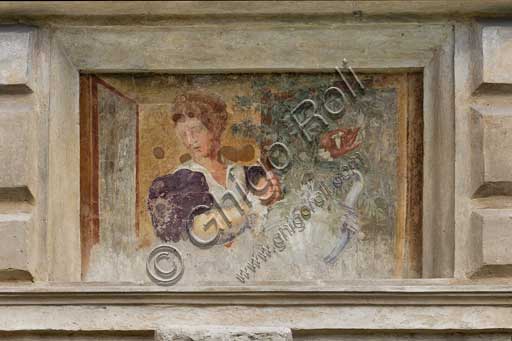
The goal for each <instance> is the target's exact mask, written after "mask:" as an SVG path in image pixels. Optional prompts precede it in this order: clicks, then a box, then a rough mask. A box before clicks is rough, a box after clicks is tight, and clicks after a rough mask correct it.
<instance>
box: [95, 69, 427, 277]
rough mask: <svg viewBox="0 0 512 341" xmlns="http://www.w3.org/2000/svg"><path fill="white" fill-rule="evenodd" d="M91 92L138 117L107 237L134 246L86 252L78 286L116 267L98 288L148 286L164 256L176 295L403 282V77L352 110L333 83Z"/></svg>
mask: <svg viewBox="0 0 512 341" xmlns="http://www.w3.org/2000/svg"><path fill="white" fill-rule="evenodd" d="M101 79H102V81H103V82H105V83H106V84H109V86H111V87H112V88H114V89H116V92H119V93H120V94H123V96H126V97H127V98H130V99H131V100H133V101H134V102H136V103H137V112H136V113H133V115H132V116H133V120H134V122H136V126H137V128H136V129H137V136H136V138H133V139H128V140H129V141H131V142H133V141H136V142H135V143H136V144H137V147H136V148H135V149H136V151H133V152H132V153H130V154H129V155H126V156H125V157H126V158H127V159H131V160H133V164H135V166H133V165H132V166H131V167H132V168H133V167H135V168H136V169H135V172H134V175H133V181H134V183H135V188H136V190H135V192H136V193H134V194H135V198H133V199H130V200H132V201H133V207H134V208H135V217H134V218H133V219H132V221H133V222H132V223H130V222H127V223H125V225H129V227H125V228H124V232H122V233H119V234H118V235H117V236H116V235H115V233H114V235H111V236H110V237H106V240H109V238H110V239H116V238H122V239H127V238H128V236H127V235H131V236H130V237H129V238H128V239H130V240H131V241H133V242H130V243H125V244H123V245H122V246H120V247H117V248H116V247H112V243H110V246H109V248H108V250H106V249H105V248H104V247H102V243H103V241H100V242H99V243H98V244H97V245H96V246H94V247H93V250H92V256H91V270H90V271H89V274H88V276H86V278H87V279H88V280H104V279H105V271H102V270H105V269H106V268H108V267H109V265H107V264H106V263H108V262H109V261H108V259H116V258H117V259H118V262H117V266H116V265H114V264H111V265H110V266H111V267H112V268H111V271H107V272H108V273H110V274H117V275H112V276H111V277H112V278H109V279H110V280H119V279H120V278H122V279H126V280H133V281H147V278H145V277H144V272H145V271H144V269H143V264H144V261H143V260H144V259H145V258H144V257H147V255H148V253H149V251H150V250H151V248H152V247H154V246H156V245H159V244H163V243H165V244H168V245H172V246H174V247H175V248H176V249H177V250H179V252H180V253H181V255H182V257H183V262H184V264H185V269H186V270H185V271H184V274H183V278H182V279H181V280H180V282H179V284H178V285H187V284H188V285H190V284H191V283H197V282H198V281H201V282H210V283H237V284H246V283H252V282H254V283H257V282H264V281H316V280H325V281H329V280H343V279H356V278H391V277H397V276H399V277H400V276H403V269H399V268H400V267H403V263H404V257H405V256H404V254H403V251H400V250H399V249H403V248H404V247H403V245H401V243H402V241H403V239H405V238H407V236H408V235H407V233H406V232H404V231H405V230H404V224H405V221H404V219H402V218H401V217H400V214H401V210H402V209H403V202H404V200H405V199H406V198H405V197H404V193H403V190H402V189H401V188H402V187H403V179H402V178H403V175H404V174H405V173H404V172H406V169H405V168H404V166H403V165H404V163H403V161H404V155H401V153H402V152H403V150H404V146H407V136H408V134H407V117H408V115H407V114H408V109H409V111H410V110H411V108H410V105H409V106H407V103H408V102H410V99H408V97H410V96H411V94H408V93H400V91H401V90H400V89H402V90H403V89H407V88H410V84H411V81H410V79H411V78H409V81H408V80H407V79H408V78H407V74H405V76H404V75H363V76H361V79H362V80H363V82H364V86H365V89H364V91H363V90H362V89H361V87H360V86H358V84H357V83H352V85H353V90H355V91H356V92H355V93H354V94H355V96H353V95H352V94H351V92H350V90H351V89H349V88H347V83H346V82H343V81H342V79H341V78H340V77H339V75H338V74H337V73H336V72H332V73H314V74H301V73H279V74H239V75H234V74H231V75H213V74H212V75H105V76H101ZM412 79H414V80H415V81H416V82H417V83H418V82H419V81H420V80H421V77H420V76H418V75H415V76H414V77H413V78H412ZM404 80H405V81H404ZM404 84H405V86H403V85H404ZM334 86H335V87H338V88H339V89H344V92H343V93H339V92H337V91H336V90H332V87H334ZM326 89H330V90H328V91H327V92H326ZM331 90H332V91H331ZM113 96H114V95H113ZM404 98H405V104H406V105H405V106H404V105H403V104H404ZM100 111H101V103H100ZM125 116H126V113H124V114H123V117H125ZM100 118H101V115H100ZM110 120H111V119H110ZM105 124H107V123H105ZM100 126H101V122H100ZM132 126H133V125H132ZM404 127H405V128H404ZM115 129H116V128H115V127H112V131H114V130H115ZM100 131H101V129H100ZM124 131H125V133H124V134H125V135H126V130H124ZM110 140H111V139H110ZM113 144H114V145H115V143H113ZM405 148H407V147H405ZM107 149H108V148H107ZM132 149H133V148H132ZM100 150H101V148H100ZM105 153H107V152H105ZM123 162H124V164H125V165H130V164H132V163H131V162H128V161H126V160H124V161H123ZM405 166H407V165H406V164H405ZM126 167H130V166H126ZM118 173H119V172H118ZM132 173H133V172H128V173H127V174H132ZM100 177H101V176H100ZM103 181H104V183H109V182H116V183H119V182H120V180H119V177H116V178H115V179H114V178H112V179H111V180H103ZM100 184H101V180H100ZM130 186H131V185H130ZM130 186H127V187H126V189H127V190H128V191H130V192H133V188H132V187H133V186H132V187H130ZM103 192H104V191H101V190H100V194H101V193H103ZM109 198H110V199H109ZM123 198H124V199H123V200H124V201H123V205H125V201H126V200H127V199H126V198H131V194H130V195H128V194H127V195H125V196H124V197H123ZM99 200H100V202H101V201H102V200H110V201H112V200H113V199H112V198H111V194H109V193H106V192H105V194H104V195H103V196H102V197H101V198H99ZM104 206H108V207H110V206H112V205H110V206H109V205H106V204H105V205H104ZM117 206H119V205H117ZM100 207H101V205H100ZM127 212H128V211H127ZM129 213H130V215H133V213H132V211H129ZM111 214H116V213H114V212H111ZM117 214H118V213H117ZM100 217H101V214H100ZM125 221H126V219H125ZM109 228H110V229H120V228H119V227H115V226H113V225H111V226H110V227H109V226H105V227H104V226H101V222H100V230H101V229H109ZM126 228H128V229H130V232H127V231H126ZM114 244H115V243H114ZM102 248H103V251H100V250H101V249H102ZM399 251H400V252H402V253H400V252H399ZM121 258H122V260H121ZM106 260H107V262H105V261H106ZM405 263H407V260H406V261H405ZM120 264H122V266H121V268H122V269H121V270H119V267H120V266H119V265H120ZM397 269H398V270H397ZM418 274H419V269H418V268H417V267H416V268H413V269H412V270H410V271H409V272H408V274H407V276H409V277H415V276H418Z"/></svg>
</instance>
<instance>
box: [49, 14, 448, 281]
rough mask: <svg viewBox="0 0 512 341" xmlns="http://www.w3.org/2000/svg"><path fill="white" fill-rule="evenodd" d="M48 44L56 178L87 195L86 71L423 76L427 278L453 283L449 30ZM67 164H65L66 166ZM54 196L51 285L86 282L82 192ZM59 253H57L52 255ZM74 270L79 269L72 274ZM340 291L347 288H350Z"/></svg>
mask: <svg viewBox="0 0 512 341" xmlns="http://www.w3.org/2000/svg"><path fill="white" fill-rule="evenodd" d="M50 39H51V46H52V55H53V56H54V58H52V60H51V70H52V77H58V79H57V80H56V81H55V84H53V85H52V86H51V91H52V92H55V93H54V95H53V97H52V98H53V99H54V100H51V101H50V145H49V153H50V158H49V160H50V164H49V169H50V174H49V178H50V183H51V182H52V179H55V181H57V179H62V178H66V179H67V180H66V182H68V187H70V188H74V189H78V188H79V171H78V170H79V161H80V155H79V153H78V152H77V151H78V145H79V133H78V129H77V124H76V123H77V122H78V120H79V106H78V99H79V77H78V75H79V72H81V71H85V72H94V73H102V72H116V73H122V72H168V73H228V72H284V71H301V72H319V71H321V72H325V71H331V70H334V67H335V66H337V65H340V63H341V62H342V60H343V58H346V59H347V60H349V61H350V64H351V66H352V67H354V68H355V69H356V70H357V71H358V72H365V71H371V72H385V71H386V70H393V71H401V70H403V71H405V70H422V71H423V73H424V110H423V111H424V188H423V193H424V194H423V257H422V258H423V277H424V278H432V277H444V278H450V277H452V276H453V271H454V268H453V267H454V104H453V98H454V96H453V87H454V84H453V45H454V43H453V27H452V26H451V25H448V24H379V25H376V24H364V25H358V24H333V23H332V21H331V22H322V21H318V22H316V23H315V24H297V23H293V24H291V23H290V24H287V23H272V24H270V25H261V24H258V23H257V22H252V23H248V24H247V25H244V26H243V27H241V26H240V25H239V24H235V23H227V24H225V25H222V26H218V25H211V23H210V24H208V23H205V24H201V23H198V24H196V25H186V24H181V25H176V26H172V27H166V26H157V27H147V26H123V27H108V26H106V27H105V26H103V27H68V26H62V27H58V28H56V29H55V31H54V32H51V38H50ZM384 47H385V48H384ZM390 51H392V52H390ZM51 122H55V123H57V122H58V123H57V124H54V126H53V127H54V129H55V130H56V131H58V132H59V135H55V137H53V138H52V134H51V132H52V125H51ZM57 136H58V138H56V137H57ZM63 141H68V143H63ZM70 148H72V149H73V150H72V151H70ZM60 158H65V162H64V160H62V159H60ZM63 164H65V167H62V165H63ZM69 174H76V177H69V176H68V175H69ZM66 176H67V177H66ZM57 188H59V186H57ZM50 189H52V185H51V184H50ZM51 193H52V194H51V195H50V198H51V200H50V201H49V202H50V207H49V230H48V237H47V238H48V245H50V247H49V258H50V269H51V273H50V274H49V277H50V278H52V279H54V280H59V281H74V280H78V279H79V278H80V251H79V250H80V243H79V237H78V236H79V234H80V232H79V231H80V226H79V225H80V224H79V219H78V217H79V211H78V210H79V205H77V202H78V201H79V193H78V192H77V191H71V192H70V191H67V190H65V189H62V190H51ZM52 203H53V205H54V206H55V207H53V208H52ZM55 203H59V205H56V204H55ZM51 250H59V252H58V253H56V252H54V253H52V252H51ZM77 250H78V252H77ZM70 263H71V264H73V266H71V267H70V266H69V264H70ZM336 286H340V287H343V282H340V283H336ZM284 289H285V288H284Z"/></svg>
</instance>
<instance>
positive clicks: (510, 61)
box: [481, 25, 512, 84]
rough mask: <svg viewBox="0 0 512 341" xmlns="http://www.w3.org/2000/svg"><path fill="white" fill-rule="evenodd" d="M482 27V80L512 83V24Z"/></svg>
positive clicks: (485, 81)
mask: <svg viewBox="0 0 512 341" xmlns="http://www.w3.org/2000/svg"><path fill="white" fill-rule="evenodd" d="M481 27H482V30H481V34H482V81H483V82H484V83H496V84H512V58H510V56H511V55H512V26H510V25H507V26H504V25H503V26H487V25H482V26H481Z"/></svg>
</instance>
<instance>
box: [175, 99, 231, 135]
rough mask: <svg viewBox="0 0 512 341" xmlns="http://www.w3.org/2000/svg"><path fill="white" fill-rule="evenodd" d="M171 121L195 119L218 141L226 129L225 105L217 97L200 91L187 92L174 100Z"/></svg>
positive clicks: (226, 114)
mask: <svg viewBox="0 0 512 341" xmlns="http://www.w3.org/2000/svg"><path fill="white" fill-rule="evenodd" d="M173 113H174V114H173V116H172V120H173V121H174V123H178V122H179V121H180V120H181V119H183V117H184V116H185V115H187V116H188V117H196V118H197V119H199V120H200V121H201V123H202V124H203V125H204V126H205V127H206V129H208V130H209V131H210V132H212V133H213V135H214V136H215V137H216V138H217V139H219V140H220V137H221V135H222V133H223V132H224V130H225V129H226V124H227V120H228V113H227V111H226V103H225V102H224V101H223V100H222V99H221V98H220V97H218V96H215V95H212V94H208V93H205V92H200V91H189V92H186V93H184V94H181V95H178V96H177V97H176V99H175V100H174V106H173Z"/></svg>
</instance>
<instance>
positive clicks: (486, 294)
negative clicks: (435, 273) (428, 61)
mask: <svg viewBox="0 0 512 341" xmlns="http://www.w3.org/2000/svg"><path fill="white" fill-rule="evenodd" d="M77 304H80V305H83V304H91V305H95V304H113V305H128V304H129V305H149V304H172V305H268V306H277V305H279V306H282V305H285V306H293V305H440V306H446V305H493V306H510V305H512V281H510V280H503V281H500V282H496V280H493V282H486V281H479V282H474V281H460V280H453V279H430V280H429V279H422V280H372V281H369V280H365V281H346V282H341V283H339V282H338V283H337V284H334V283H329V282H318V283H312V282H310V283H303V284H298V283H290V282H286V283H279V284H274V283H272V284H270V283H266V284H261V285H257V286H256V285H247V286H218V285H217V286H213V285H212V284H208V285H203V286H193V287H192V286H176V287H168V288H166V287H158V286H154V285H150V284H148V285H134V284H124V283H122V284H119V283H116V284H114V283H51V284H50V283H47V284H24V283H12V284H4V285H2V286H0V305H77Z"/></svg>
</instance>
